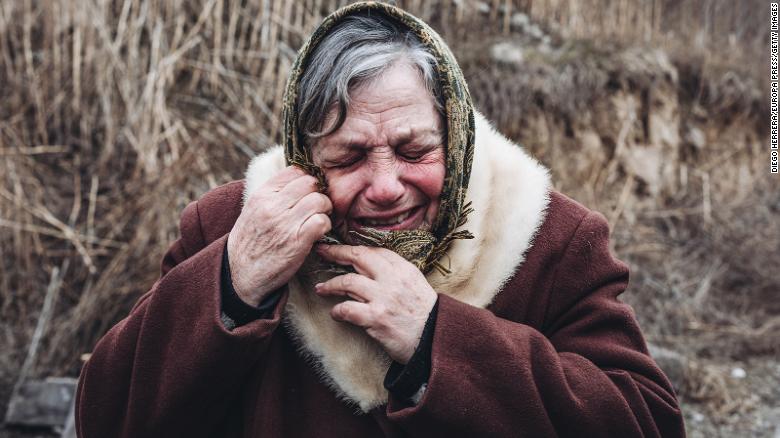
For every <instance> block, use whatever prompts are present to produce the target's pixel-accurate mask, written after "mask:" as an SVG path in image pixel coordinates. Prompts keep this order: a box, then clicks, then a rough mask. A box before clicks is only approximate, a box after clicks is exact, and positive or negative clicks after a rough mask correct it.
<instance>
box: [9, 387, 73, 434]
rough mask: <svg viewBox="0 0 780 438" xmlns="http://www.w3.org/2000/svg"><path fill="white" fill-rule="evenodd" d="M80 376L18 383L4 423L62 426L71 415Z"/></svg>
mask: <svg viewBox="0 0 780 438" xmlns="http://www.w3.org/2000/svg"><path fill="white" fill-rule="evenodd" d="M77 381H78V380H77V379H74V378H54V377H50V378H48V379H46V380H28V381H26V382H24V383H22V384H21V385H20V386H19V389H18V391H17V392H16V394H14V395H13V397H12V398H11V401H10V403H9V404H8V411H6V416H5V423H6V424H7V425H18V426H49V427H55V426H57V427H63V426H65V423H66V422H67V420H68V417H69V416H70V415H72V409H73V400H74V397H75V394H76V383H77Z"/></svg>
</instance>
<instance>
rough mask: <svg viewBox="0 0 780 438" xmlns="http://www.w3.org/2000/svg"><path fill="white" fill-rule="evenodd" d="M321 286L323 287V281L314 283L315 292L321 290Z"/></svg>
mask: <svg viewBox="0 0 780 438" xmlns="http://www.w3.org/2000/svg"><path fill="white" fill-rule="evenodd" d="M321 288H322V283H317V284H315V285H314V291H315V292H319V291H320V289H321Z"/></svg>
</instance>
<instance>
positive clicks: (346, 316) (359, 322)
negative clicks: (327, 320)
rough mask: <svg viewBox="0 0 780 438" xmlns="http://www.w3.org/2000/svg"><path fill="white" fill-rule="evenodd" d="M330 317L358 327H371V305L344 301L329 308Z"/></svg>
mask: <svg viewBox="0 0 780 438" xmlns="http://www.w3.org/2000/svg"><path fill="white" fill-rule="evenodd" d="M330 316H331V318H333V319H335V320H336V321H342V322H348V323H350V324H354V325H356V326H358V327H363V328H366V327H371V324H372V322H373V319H372V318H371V307H370V306H369V305H368V304H366V303H360V302H357V301H344V302H343V303H339V304H336V305H335V306H333V308H332V309H330Z"/></svg>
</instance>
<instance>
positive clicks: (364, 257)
mask: <svg viewBox="0 0 780 438" xmlns="http://www.w3.org/2000/svg"><path fill="white" fill-rule="evenodd" d="M316 249H317V253H318V254H319V255H320V256H322V257H323V258H324V259H326V260H329V261H331V262H334V263H338V264H340V265H351V266H353V267H354V268H355V270H356V271H357V272H358V274H363V275H367V276H368V277H369V278H372V279H375V278H376V277H377V274H378V273H379V272H380V271H381V270H382V269H387V268H389V266H390V264H389V263H388V261H387V260H386V259H385V258H384V257H382V256H380V255H379V254H378V253H377V252H376V251H375V250H376V249H377V248H369V247H367V246H353V245H327V244H322V243H321V244H318V245H317V248H316Z"/></svg>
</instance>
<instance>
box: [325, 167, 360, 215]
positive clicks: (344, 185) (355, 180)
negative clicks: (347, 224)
mask: <svg viewBox="0 0 780 438" xmlns="http://www.w3.org/2000/svg"><path fill="white" fill-rule="evenodd" d="M326 179H327V181H328V193H327V194H328V197H329V198H330V202H331V203H332V204H333V213H334V216H335V218H336V219H343V218H344V217H346V216H347V212H349V209H350V207H351V206H352V204H353V202H354V201H355V197H356V196H357V195H358V193H360V179H359V177H358V175H356V174H354V173H348V174H343V175H333V174H331V175H327V174H326Z"/></svg>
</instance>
